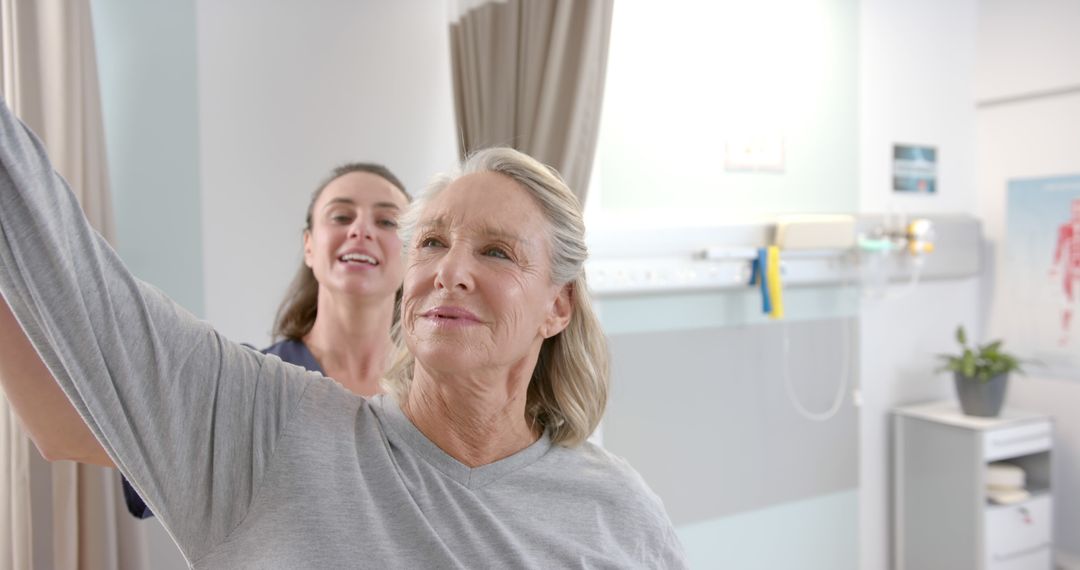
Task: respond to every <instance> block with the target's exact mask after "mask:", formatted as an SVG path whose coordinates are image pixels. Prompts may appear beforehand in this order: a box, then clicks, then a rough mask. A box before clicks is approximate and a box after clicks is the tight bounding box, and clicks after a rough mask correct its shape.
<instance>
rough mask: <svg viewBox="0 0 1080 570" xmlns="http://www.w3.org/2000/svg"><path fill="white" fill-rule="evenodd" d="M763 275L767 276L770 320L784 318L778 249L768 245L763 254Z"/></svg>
mask: <svg viewBox="0 0 1080 570" xmlns="http://www.w3.org/2000/svg"><path fill="white" fill-rule="evenodd" d="M765 274H766V275H767V276H768V279H767V283H768V287H769V300H770V301H771V302H772V312H770V313H769V318H771V319H782V318H784V288H783V284H782V283H780V248H778V247H776V246H775V245H770V246H769V248H768V249H767V250H766V252H765Z"/></svg>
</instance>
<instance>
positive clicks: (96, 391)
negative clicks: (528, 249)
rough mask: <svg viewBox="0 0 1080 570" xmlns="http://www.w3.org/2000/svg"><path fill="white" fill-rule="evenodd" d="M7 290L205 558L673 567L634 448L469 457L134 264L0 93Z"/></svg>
mask: <svg viewBox="0 0 1080 570" xmlns="http://www.w3.org/2000/svg"><path fill="white" fill-rule="evenodd" d="M0 292H2V293H3V295H4V298H5V299H6V300H7V302H8V304H9V305H10V306H11V308H12V310H13V312H14V313H15V315H16V317H17V318H18V319H19V322H20V323H21V324H22V325H23V328H24V329H25V331H26V333H27V336H28V337H29V338H30V340H31V342H33V344H34V346H35V347H36V348H37V350H38V352H39V353H40V354H41V356H42V359H43V360H44V361H45V363H46V364H47V365H48V367H49V369H50V370H51V371H52V372H53V375H54V376H55V377H56V379H57V380H58V381H59V382H60V384H61V387H62V388H63V389H64V391H65V392H66V393H67V395H68V397H69V398H71V400H72V402H73V403H74V405H75V407H76V409H78V410H79V413H80V414H82V416H83V418H84V419H85V420H86V422H87V424H88V425H89V426H90V429H91V430H92V431H93V432H94V434H95V435H96V436H97V438H98V439H99V440H100V441H101V442H102V445H103V446H104V447H105V449H106V451H108V453H109V455H110V456H111V457H112V458H113V461H114V462H115V463H116V464H117V466H119V468H120V470H121V471H122V472H123V474H124V475H125V476H127V477H128V479H129V480H131V481H132V483H133V484H134V485H135V487H136V488H137V489H138V491H139V493H140V495H142V496H143V498H144V499H146V501H147V503H148V504H149V505H150V507H151V508H152V509H153V510H154V512H155V513H157V514H158V515H159V517H160V519H161V522H162V523H163V524H164V526H165V528H166V529H167V530H168V531H169V533H170V534H171V535H172V537H173V539H174V540H175V541H176V543H177V545H178V546H179V547H180V550H181V551H182V552H183V554H184V556H185V557H186V558H187V560H188V561H189V562H190V563H191V564H192V565H193V566H195V567H199V568H305V567H307V568H341V567H371V568H522V567H529V568H538V567H560V568H565V567H571V568H682V567H685V566H686V562H685V559H684V556H683V552H682V548H681V546H680V545H679V542H678V539H677V538H676V536H675V533H674V530H673V529H672V526H671V523H670V521H669V520H668V517H667V515H666V514H665V512H664V509H663V506H662V505H661V503H660V501H659V499H658V498H657V497H656V496H655V495H654V494H653V493H652V492H651V491H650V490H649V489H648V488H647V487H646V486H645V484H644V482H643V481H642V480H641V478H640V477H639V476H638V475H637V473H635V472H634V470H633V469H631V468H630V467H629V466H628V465H627V464H626V463H625V462H623V461H622V460H620V459H618V458H616V457H614V456H612V455H611V454H609V453H607V452H605V451H604V450H602V449H599V448H597V447H595V446H593V445H590V444H584V445H582V446H579V447H576V448H572V449H571V448H566V447H562V446H557V445H552V444H551V442H550V440H549V439H548V438H547V437H546V436H544V437H542V438H541V439H540V440H539V441H537V442H536V443H534V444H533V445H531V446H529V447H528V448H526V449H524V450H522V451H520V452H518V453H516V454H515V455H513V456H511V457H508V458H506V459H503V460H501V461H497V462H495V463H492V464H490V465H484V466H482V467H477V468H469V467H467V466H465V465H463V464H462V463H460V462H458V461H457V460H455V459H454V458H452V457H450V456H449V455H447V454H446V453H444V452H443V451H442V450H440V449H439V448H438V447H437V446H435V445H434V444H433V443H431V441H430V440H428V439H427V438H426V437H424V435H423V434H421V433H420V432H419V431H418V430H417V429H416V428H415V427H414V426H413V425H412V423H411V422H409V420H408V419H407V418H406V417H405V416H404V415H403V414H402V413H401V411H400V409H399V408H398V407H397V405H396V404H395V402H394V401H393V400H392V399H390V398H387V397H376V398H373V399H371V400H365V399H363V398H360V397H358V396H355V395H353V394H351V393H349V392H347V391H345V390H344V389H342V388H341V387H340V386H339V385H338V384H336V383H335V382H333V381H331V380H328V379H326V378H324V377H322V376H320V375H318V374H314V373H308V372H305V371H304V370H303V369H301V368H299V367H296V366H292V365H289V364H285V363H283V362H281V360H280V359H278V358H277V357H274V356H265V355H262V354H259V353H257V352H255V351H252V350H248V349H246V348H244V347H242V346H241V345H239V344H234V343H232V342H229V341H228V340H226V339H224V338H222V337H221V336H220V335H219V334H218V333H217V332H216V331H214V330H213V329H212V328H211V327H210V326H209V325H207V324H206V323H204V322H201V321H199V320H197V319H196V318H194V317H193V316H192V315H190V314H189V313H187V312H186V311H184V310H183V309H182V308H180V307H178V306H177V305H176V304H174V303H173V302H172V301H170V300H169V299H168V298H167V297H165V295H164V294H162V293H161V292H160V291H158V290H157V289H154V288H153V287H150V286H148V285H147V284H145V283H143V282H141V281H139V280H137V279H135V278H134V277H133V276H132V275H131V274H130V273H129V272H128V271H127V270H126V269H125V268H124V266H123V265H122V264H121V262H120V260H119V258H118V257H117V256H116V254H115V252H113V250H112V249H111V248H110V247H109V246H108V244H107V243H106V242H105V241H104V240H103V239H102V238H101V237H100V236H99V235H97V234H96V233H95V232H94V231H93V230H92V229H91V228H90V227H89V225H88V224H87V222H86V220H85V218H84V217H83V215H82V211H81V209H80V208H79V205H78V203H77V201H76V199H75V197H74V196H73V195H72V194H71V193H70V192H69V191H68V190H67V189H66V185H65V183H64V182H63V180H62V179H61V178H60V177H59V176H58V175H56V174H55V173H54V172H53V170H52V167H51V165H50V164H49V162H48V159H47V157H46V156H45V153H44V151H43V149H42V147H41V145H40V143H39V142H38V141H37V139H36V138H35V137H33V135H32V134H30V133H29V131H28V130H25V127H23V126H22V124H21V123H19V122H18V120H17V119H15V118H14V117H13V116H12V115H11V113H10V112H9V111H8V109H7V107H6V105H0Z"/></svg>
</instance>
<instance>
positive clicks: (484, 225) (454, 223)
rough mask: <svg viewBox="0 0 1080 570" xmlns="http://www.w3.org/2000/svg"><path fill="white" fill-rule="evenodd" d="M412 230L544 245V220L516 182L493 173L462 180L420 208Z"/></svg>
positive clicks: (545, 229) (525, 191)
mask: <svg viewBox="0 0 1080 570" xmlns="http://www.w3.org/2000/svg"><path fill="white" fill-rule="evenodd" d="M418 214H419V215H418V216H417V220H416V221H417V224H416V228H417V230H418V231H422V230H424V229H439V230H443V231H453V232H457V233H467V234H477V235H490V236H492V237H504V238H506V237H513V238H514V239H515V240H516V241H519V242H522V243H542V242H545V241H546V239H545V238H547V236H548V234H549V229H548V222H547V218H546V216H544V213H543V211H542V210H541V208H540V206H539V205H538V204H537V203H536V201H535V200H534V199H533V198H532V196H530V195H529V193H528V191H527V190H525V189H524V188H522V187H521V186H520V185H519V184H518V183H517V182H515V181H514V180H512V179H510V178H509V177H506V176H503V175H501V174H495V173H480V174H472V175H468V176H463V177H462V178H459V179H457V180H455V181H454V182H452V183H450V185H449V186H447V187H446V188H444V189H443V190H442V191H441V192H439V193H438V194H436V195H435V196H433V197H432V198H431V200H429V201H428V202H427V204H425V205H424V207H423V209H422V210H421V211H420V212H419V213H418Z"/></svg>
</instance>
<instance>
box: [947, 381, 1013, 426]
mask: <svg viewBox="0 0 1080 570" xmlns="http://www.w3.org/2000/svg"><path fill="white" fill-rule="evenodd" d="M953 378H954V381H955V382H956V396H957V397H958V398H960V409H962V410H964V413H965V414H967V415H969V416H981V417H984V418H994V417H997V415H998V414H999V413H1001V406H1002V405H1003V404H1004V403H1005V388H1006V387H1007V386H1008V385H1009V374H1008V373H1005V374H998V375H997V376H994V377H993V378H991V379H990V380H988V381H986V382H980V381H979V380H977V379H975V378H968V377H967V376H964V375H963V374H960V373H959V372H957V373H955V374H954V375H953Z"/></svg>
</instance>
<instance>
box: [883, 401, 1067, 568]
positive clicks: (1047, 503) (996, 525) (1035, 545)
mask: <svg viewBox="0 0 1080 570" xmlns="http://www.w3.org/2000/svg"><path fill="white" fill-rule="evenodd" d="M893 421H894V432H893V435H894V447H893V452H894V463H893V468H894V469H893V472H894V479H893V481H894V491H895V493H894V497H893V499H894V501H893V505H894V512H895V521H894V525H893V527H894V528H893V531H894V533H893V535H894V541H895V542H894V557H895V568H897V569H898V570H936V569H941V570H967V569H970V570H1050V569H1051V568H1052V560H1053V544H1052V536H1053V516H1054V509H1053V493H1052V492H1051V485H1050V472H1051V459H1052V451H1053V423H1052V421H1051V419H1050V418H1049V417H1048V416H1045V415H1041V414H1035V413H1030V412H1023V411H1019V410H1008V409H1007V410H1004V411H1003V412H1002V414H1001V415H1000V416H999V417H997V418H978V417H973V416H965V415H964V414H963V413H961V412H960V411H959V409H958V407H957V405H956V404H955V403H949V402H935V403H930V404H920V405H915V406H905V407H902V408H897V409H895V410H894V411H893ZM992 461H1008V462H1009V463H1013V464H1015V465H1018V466H1020V467H1021V468H1023V470H1024V472H1025V474H1026V478H1027V485H1026V487H1027V490H1028V491H1030V492H1031V498H1030V499H1028V500H1026V501H1024V502H1022V503H1019V504H1014V505H995V504H992V503H990V502H989V501H988V500H987V498H986V481H985V477H986V466H987V464H989V463H990V462H992Z"/></svg>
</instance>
